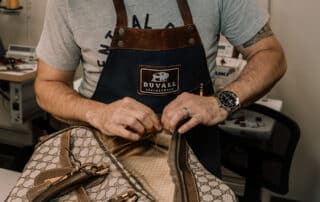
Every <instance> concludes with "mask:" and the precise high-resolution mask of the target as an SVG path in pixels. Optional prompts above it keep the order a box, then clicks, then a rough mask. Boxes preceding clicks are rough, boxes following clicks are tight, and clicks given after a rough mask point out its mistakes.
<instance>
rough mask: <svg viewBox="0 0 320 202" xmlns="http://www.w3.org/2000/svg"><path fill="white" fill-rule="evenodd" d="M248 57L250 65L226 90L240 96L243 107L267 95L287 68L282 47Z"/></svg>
mask: <svg viewBox="0 0 320 202" xmlns="http://www.w3.org/2000/svg"><path fill="white" fill-rule="evenodd" d="M269 40H275V39H269ZM247 57H248V63H247V65H246V67H245V68H244V70H243V71H242V73H241V74H240V76H239V78H238V79H237V80H236V81H234V82H233V83H231V84H230V85H228V86H227V87H226V88H225V89H226V90H230V91H233V92H235V93H236V94H237V95H238V96H239V99H240V103H241V106H246V105H249V104H251V103H252V102H254V101H256V100H257V99H259V98H261V97H262V96H263V95H265V94H266V93H267V92H268V91H269V90H270V89H271V88H272V87H273V86H274V85H275V83H276V82H277V81H278V80H279V79H280V78H281V77H282V76H283V75H284V73H285V71H286V68H287V65H286V60H285V56H284V53H283V51H282V48H281V47H280V45H279V46H272V47H269V48H266V49H262V50H259V51H257V52H255V53H253V54H252V55H249V56H247Z"/></svg>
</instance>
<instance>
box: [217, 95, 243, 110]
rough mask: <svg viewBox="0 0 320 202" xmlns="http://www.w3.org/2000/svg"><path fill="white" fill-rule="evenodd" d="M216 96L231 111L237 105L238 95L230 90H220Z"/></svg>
mask: <svg viewBox="0 0 320 202" xmlns="http://www.w3.org/2000/svg"><path fill="white" fill-rule="evenodd" d="M218 98H219V100H220V103H221V104H222V105H223V106H224V107H226V108H228V109H229V110H230V111H233V110H234V109H236V108H237V107H238V105H239V99H238V96H237V95H236V94H234V93H233V92H231V91H222V92H221V93H219V94H218Z"/></svg>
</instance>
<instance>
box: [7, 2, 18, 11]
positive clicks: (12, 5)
mask: <svg viewBox="0 0 320 202" xmlns="http://www.w3.org/2000/svg"><path fill="white" fill-rule="evenodd" d="M18 8H20V1H19V0H7V9H18Z"/></svg>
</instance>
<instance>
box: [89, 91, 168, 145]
mask: <svg viewBox="0 0 320 202" xmlns="http://www.w3.org/2000/svg"><path fill="white" fill-rule="evenodd" d="M86 120H87V122H88V123H89V124H91V125H92V126H94V127H95V128H97V129H99V130H100V131H101V132H102V133H104V134H106V135H111V136H120V137H123V138H126V139H130V140H139V139H140V138H141V137H142V136H143V135H144V134H146V133H150V132H153V131H160V130H161V128H162V127H161V124H160V120H159V119H158V117H157V115H156V114H155V113H154V111H153V110H152V109H151V108H149V107H148V106H146V105H144V104H142V103H139V102H138V101H136V100H134V99H132V98H129V97H125V98H123V99H121V100H118V101H115V102H113V103H110V104H107V105H102V106H101V107H99V108H96V109H92V110H89V111H88V112H87V113H86Z"/></svg>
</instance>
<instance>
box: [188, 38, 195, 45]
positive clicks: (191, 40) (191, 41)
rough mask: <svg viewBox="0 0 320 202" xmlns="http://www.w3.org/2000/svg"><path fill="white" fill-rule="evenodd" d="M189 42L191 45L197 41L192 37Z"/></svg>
mask: <svg viewBox="0 0 320 202" xmlns="http://www.w3.org/2000/svg"><path fill="white" fill-rule="evenodd" d="M188 42H189V44H190V45H193V44H194V43H195V42H196V41H195V40H194V38H190V39H189V41H188Z"/></svg>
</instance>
